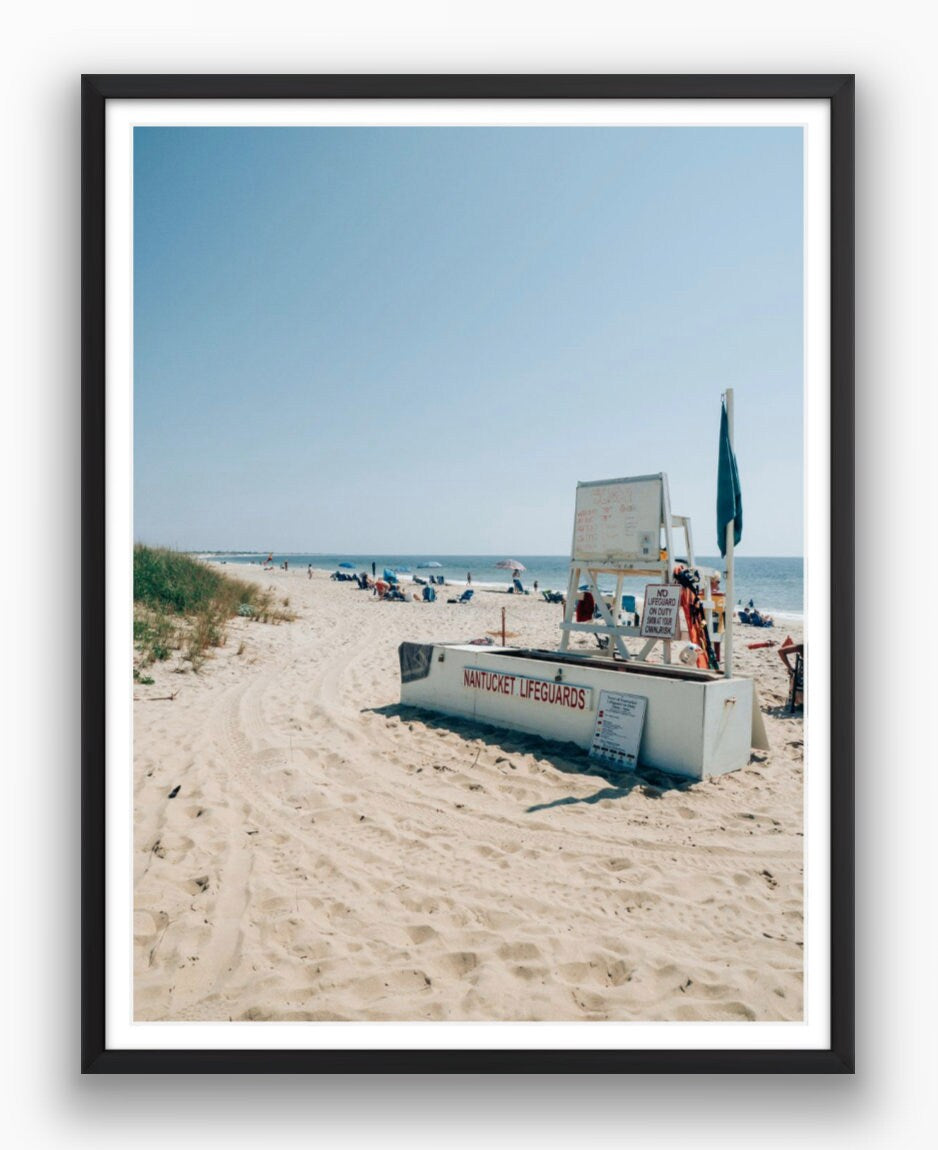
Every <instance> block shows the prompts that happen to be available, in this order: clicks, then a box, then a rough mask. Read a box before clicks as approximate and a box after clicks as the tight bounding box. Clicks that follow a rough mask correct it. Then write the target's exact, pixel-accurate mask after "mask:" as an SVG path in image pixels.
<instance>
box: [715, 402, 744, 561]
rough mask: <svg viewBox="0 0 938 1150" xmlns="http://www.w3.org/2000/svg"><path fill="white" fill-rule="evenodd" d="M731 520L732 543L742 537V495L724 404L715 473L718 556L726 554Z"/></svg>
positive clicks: (724, 405) (724, 404) (723, 405)
mask: <svg viewBox="0 0 938 1150" xmlns="http://www.w3.org/2000/svg"><path fill="white" fill-rule="evenodd" d="M731 519H732V520H733V543H734V544H735V543H738V542H739V541H740V539H742V537H743V493H742V490H741V488H740V486H739V471H738V470H737V468H736V456H735V455H734V454H733V445H732V444H731V443H730V424H729V420H728V419H727V417H726V403H725V401H724V403H723V404H722V410H721V414H720V465H719V469H718V471H717V543H718V544H719V545H720V554H721V555H725V554H726V525H727V524H728V523H729V521H730V520H731Z"/></svg>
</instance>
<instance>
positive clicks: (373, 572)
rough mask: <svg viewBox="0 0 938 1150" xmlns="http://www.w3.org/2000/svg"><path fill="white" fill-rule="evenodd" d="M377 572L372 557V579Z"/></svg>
mask: <svg viewBox="0 0 938 1150" xmlns="http://www.w3.org/2000/svg"><path fill="white" fill-rule="evenodd" d="M377 574H378V569H377V567H376V566H375V561H374V559H372V561H371V577H372V579H374V577H375V576H376V575H377Z"/></svg>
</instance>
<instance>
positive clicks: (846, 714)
mask: <svg viewBox="0 0 938 1150" xmlns="http://www.w3.org/2000/svg"><path fill="white" fill-rule="evenodd" d="M114 99H135V100H148V99H154V100H156V99H158V100H178V99H187V100H192V99H213V100H246V99H250V100H283V99H291V100H319V99H352V100H356V99H394V100H422V99H432V100H462V99H489V100H494V99H498V100H543V99H551V100H586V99H602V100H638V99H641V100H823V101H828V102H829V106H830V354H831V359H830V381H831V385H830V407H831V437H830V474H831V501H832V506H833V507H834V508H836V510H837V514H836V515H834V516H832V517H831V535H830V560H831V569H832V570H838V571H840V572H846V571H852V570H853V554H854V77H853V76H852V75H797V74H792V75H411V76H404V75H346V76H338V75H322V76H303V75H86V76H83V77H82V113H81V115H82V168H81V197H82V210H81V218H82V223H81V229H82V232H81V238H82V286H81V308H82V316H81V329H82V365H81V369H82V605H83V614H82V673H83V687H82V804H81V806H82V809H81V823H82V858H81V869H82V908H81V914H82V942H81V955H82V978H81V987H82V1002H81V1029H82V1040H81V1044H82V1050H81V1067H82V1071H83V1072H85V1073H96V1074H101V1073H104V1074H116V1073H174V1074H176V1073H219V1072H222V1073H237V1074H245V1073H274V1074H277V1073H288V1072H289V1073H332V1074H335V1073H349V1072H356V1073H381V1072H393V1073H397V1074H400V1073H421V1074H422V1073H491V1074H518V1073H525V1074H529V1073H564V1074H570V1073H574V1074H577V1073H582V1074H596V1073H604V1074H608V1073H653V1072H670V1073H708V1074H713V1073H759V1074H777V1073H783V1074H790V1073H797V1074H801V1073H822V1074H842V1073H852V1072H853V1071H854V858H855V855H854V687H853V668H854V643H853V637H852V633H851V631H850V629H849V628H847V629H845V630H841V631H838V633H837V636H836V638H837V641H836V643H834V642H832V643H831V682H830V700H831V715H830V738H831V746H830V794H831V821H830V844H831V854H830V865H831V874H830V881H831V915H830V977H831V985H830V1047H829V1049H826V1050H810V1049H809V1050H781V1049H779V1050H772V1049H768V1050H689V1049H674V1050H459V1049H453V1050H374V1049H363V1050H303V1051H295V1050H232V1049H209V1050H139V1049H135V1050H130V1049H109V1048H108V1047H107V1045H106V1041H105V987H106V978H107V968H106V961H105V945H104V939H105V874H106V866H107V857H106V852H105V714H106V706H107V700H106V697H105V582H104V578H103V577H102V572H104V571H105V500H106V495H107V475H106V471H105V324H106V313H105V159H106V139H105V109H106V105H107V102H108V100H114ZM832 606H833V605H832ZM853 609H854V588H853V583H852V581H851V580H849V579H846V578H840V579H839V580H838V587H837V604H836V610H832V615H831V617H832V620H833V621H834V622H836V621H837V620H838V619H844V618H846V619H849V618H852V616H853Z"/></svg>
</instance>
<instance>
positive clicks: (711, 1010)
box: [82, 75, 854, 1073]
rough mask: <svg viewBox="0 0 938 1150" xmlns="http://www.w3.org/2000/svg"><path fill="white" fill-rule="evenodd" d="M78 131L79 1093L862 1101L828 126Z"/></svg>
mask: <svg viewBox="0 0 938 1150" xmlns="http://www.w3.org/2000/svg"><path fill="white" fill-rule="evenodd" d="M82 85H83V98H82V269H83V272H82V393H83V399H82V405H83V407H82V409H83V429H82V445H83V498H82V508H83V559H82V572H83V603H84V614H83V802H82V832H83V833H82V877H83V905H82V920H83V935H82V995H83V1000H82V1020H83V1026H82V1030H83V1039H82V1045H83V1049H82V1069H83V1071H84V1072H91V1073H127V1072H172V1073H181V1072H232V1073H247V1072H251V1073H257V1072H270V1073H279V1072H316V1073H337V1072H384V1071H387V1072H394V1073H402V1072H408V1073H410V1072H412V1073H426V1072H435V1073H439V1072H450V1073H461V1072H474V1073H478V1072H489V1073H532V1072H551V1073H578V1072H582V1073H586V1072H589V1073H610V1072H613V1073H628V1072H650V1071H671V1072H684V1073H688V1072H703V1073H715V1072H750V1073H751V1072H759V1073H791V1072H797V1073H805V1072H815V1073H852V1072H853V1069H854V998H853V996H854V973H853V971H854V951H853V948H854V925H853V882H854V877H853V876H854V839H853V788H854V777H853V749H854V748H853V656H854V651H853V637H852V632H851V631H850V629H849V628H845V629H844V628H838V627H837V626H836V624H837V621H838V620H841V619H849V618H852V615H853V605H854V589H853V576H852V571H853V506H854V488H853V463H854V432H853V410H854V366H853V322H854V321H853V317H854V282H853V277H854V262H853V261H854V256H853V251H854V234H853V231H854V209H853V196H854V160H853V132H854V111H853V108H854V103H853V99H854V97H853V92H854V82H853V77H852V76H845V75H831V76H827V75H824V76H820V75H788V76H740V75H734V76H692V75H685V76H571V75H552V76H535V75H522V76H430V75H422V76H378V75H370V76H366V75H353V76H286V75H281V76H221V75H211V76H210V75H204V76H147V75H136V76H135V75H124V76H118V75H112V76H85V77H83V80H82ZM571 540H572V542H571ZM835 572H836V578H835V575H834V573H835ZM648 587H655V588H656V589H657V591H658V594H659V595H660V597H661V602H660V603H659V604H658V605H657V606H655V607H654V608H652V606H651V605H650V604H649V606H648V608H647V610H646V605H645V599H646V598H647V594H646V588H648ZM659 616H660V618H659Z"/></svg>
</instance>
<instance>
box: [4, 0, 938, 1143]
mask: <svg viewBox="0 0 938 1150" xmlns="http://www.w3.org/2000/svg"><path fill="white" fill-rule="evenodd" d="M928 11H929V8H928V6H927V5H925V4H922V3H914V2H912V0H894V2H893V3H891V4H882V3H871V2H866V0H853V2H847V0H829V2H827V3H818V2H817V0H812V2H805V0H788V3H786V4H777V5H759V4H753V3H752V2H751V0H747V2H742V0H733V2H727V0H716V2H714V3H710V4H703V3H700V2H699V0H696V2H691V0H671V2H670V3H667V4H658V5H651V4H645V5H641V6H639V5H630V4H628V3H624V2H611V0H610V2H598V0H581V2H580V3H579V4H574V3H571V2H567V3H556V2H553V0H547V2H541V3H535V2H527V0H518V2H514V3H512V2H511V0H497V2H491V0H475V2H473V3H457V2H451V3H446V2H445V0H436V2H429V0H427V2H419V0H397V2H396V3H381V2H380V0H347V2H346V3H345V4H338V3H328V4H326V3H318V2H309V0H307V2H306V3H300V2H298V0H266V2H265V3H259V2H257V0H254V2H252V3H245V2H244V0H227V2H224V3H222V2H218V0H205V2H203V3H195V2H194V0H184V2H180V0H161V3H159V4H129V3H127V2H126V0H124V2H123V3H116V2H108V3H105V2H103V0H89V2H86V3H79V4H76V3H71V4H66V3H63V2H61V0H52V2H51V3H46V4H42V5H39V4H36V5H32V6H27V5H22V4H16V5H10V6H8V7H7V8H6V10H5V15H4V20H3V36H2V40H3V45H2V48H0V51H2V54H3V67H2V69H0V76H2V79H0V84H2V90H3V97H4V98H3V102H2V103H3V118H4V131H3V135H2V145H0V146H2V148H3V150H4V152H5V162H4V175H3V177H2V179H0V197H2V212H0V221H2V227H3V236H4V239H3V245H2V248H0V253H2V261H3V275H2V277H0V292H2V297H3V298H2V307H0V323H2V331H3V338H2V344H0V348H2V359H0V363H2V369H0V379H2V387H3V397H4V398H3V406H2V417H0V428H2V445H0V464H2V467H3V478H2V492H3V517H2V539H3V543H4V551H5V554H3V556H2V559H0V573H2V579H3V588H2V592H0V635H2V638H3V640H4V646H5V656H6V657H5V658H0V677H2V680H3V682H2V683H0V687H2V690H0V699H2V703H3V712H4V716H5V721H4V729H5V731H12V733H13V739H12V744H11V742H10V740H9V738H7V739H5V740H4V741H3V744H0V745H3V749H4V751H5V754H4V756H3V758H4V763H5V771H4V775H3V786H2V789H0V812H2V814H0V842H2V844H3V849H4V856H5V859H4V863H3V869H2V872H0V874H2V876H3V880H4V883H3V890H4V892H5V894H6V896H7V898H6V901H5V906H4V913H3V914H2V916H0V929H2V934H3V937H4V941H3V943H2V946H0V957H2V960H3V964H4V977H3V982H2V983H0V986H2V996H3V999H4V1000H5V1002H6V1006H5V1009H4V1011H3V1014H4V1019H5V1022H6V1027H5V1029H6V1034H5V1039H6V1041H5V1042H4V1044H3V1064H4V1065H3V1078H2V1081H3V1084H4V1086H5V1087H7V1088H8V1089H9V1101H8V1103H7V1105H6V1107H5V1108H4V1111H3V1112H2V1113H3V1119H4V1122H3V1125H4V1128H5V1129H6V1131H7V1132H8V1133H9V1135H10V1137H11V1144H13V1145H15V1146H18V1147H19V1146H24V1147H26V1146H28V1147H32V1146H40V1147H46V1146H49V1147H58V1146H67V1147H73V1146H74V1147H92V1146H94V1147H126V1146H133V1147H135V1148H140V1150H144V1148H147V1147H156V1146H160V1147H165V1146H166V1145H171V1146H173V1147H175V1148H178V1150H188V1148H189V1147H196V1146H198V1147H202V1146H215V1145H224V1146H226V1147H232V1148H234V1147H241V1146H248V1145H254V1144H256V1145H258V1146H271V1145H289V1144H292V1143H300V1144H312V1145H322V1146H331V1145H340V1144H341V1145H350V1146H359V1145H370V1146H386V1145H402V1144H405V1143H406V1144H408V1145H411V1144H413V1145H419V1146H423V1145H445V1146H453V1145H458V1146H464V1145H472V1144H475V1143H477V1142H478V1141H480V1140H485V1141H486V1142H488V1143H490V1144H492V1145H497V1146H503V1145H512V1146H521V1145H525V1146H527V1145H538V1144H540V1145H544V1146H555V1145H556V1146H560V1145H563V1146H578V1145H583V1144H590V1145H610V1144H616V1143H626V1142H627V1143H629V1144H631V1145H634V1146H639V1147H643V1146H653V1147H656V1148H661V1150H663V1148H666V1147H671V1146H686V1145H689V1144H693V1145H702V1146H710V1145H719V1146H720V1147H721V1148H722V1147H735V1146H747V1147H748V1146H752V1145H757V1146H764V1147H790V1146H792V1145H799V1146H806V1147H812V1146H821V1145H823V1146H826V1147H827V1146H833V1147H855V1146H903V1147H912V1146H924V1145H926V1144H929V1143H928V1139H927V1124H928V1123H929V1122H930V1124H931V1125H932V1127H934V1126H935V1118H936V1106H935V1087H934V1084H933V1081H932V1078H933V1075H934V1072H935V1069H936V1060H935V1053H934V1052H935V1041H934V1033H933V1029H932V1028H933V1027H934V1026H935V1023H936V1011H935V999H936V995H935V989H934V988H935V985H936V981H938V976H936V972H935V971H934V969H933V955H934V949H933V946H932V940H933V938H934V933H935V932H934V926H933V919H934V915H935V905H936V898H935V891H936V884H935V870H936V868H935V866H934V865H933V857H934V843H935V841H936V838H938V835H936V831H935V823H936V818H938V801H936V800H938V795H936V786H935V767H934V758H935V749H934V744H935V737H934V733H933V726H932V722H931V717H932V714H933V713H934V711H935V709H936V706H935V703H934V701H933V699H934V688H933V682H934V678H935V676H934V672H933V671H932V668H933V667H934V664H935V659H934V655H933V651H934V640H933V639H932V638H931V633H932V630H933V625H932V614H933V608H931V606H930V601H931V600H932V599H933V596H934V592H933V591H932V586H933V581H934V578H935V546H934V538H933V519H934V512H933V510H932V506H931V504H930V503H926V502H925V494H926V490H928V491H929V492H933V491H934V486H935V485H934V482H933V481H932V482H931V483H929V480H930V479H931V477H932V473H933V469H934V459H935V455H936V452H935V449H934V447H933V445H932V441H933V439H934V436H935V418H934V417H935V400H934V389H935V380H936V374H935V366H936V365H935V352H934V346H935V334H934V328H935V326H936V318H935V317H936V314H938V308H936V303H938V300H936V293H935V286H934V271H933V267H934V262H935V255H936V252H935V223H934V213H935V210H936V204H938V187H936V180H935V112H936V96H935V82H936V81H935V76H934V71H935V69H934V34H933V32H932V31H931V29H930V27H929V24H928V22H927V18H926V14H927V13H928ZM83 71H86V72H158V71H159V72H162V71H166V72H182V71H193V72H199V71H206V72H215V71H226V72H227V71H231V72H240V71H245V72H293V71H296V72H317V71H321V72H346V71H347V72H381V71H390V72H411V71H413V72H432V71H444V72H445V71H452V72H476V71H478V72H516V71H522V72H536V71H544V72H643V71H647V72H704V71H706V72H722V71H725V72H746V71H766V72H768V71H775V72H787V71H794V72H812V71H816V72H829V71H843V72H851V71H852V72H856V73H857V76H858V90H857V114H858V260H857V269H858V273H857V274H858V315H857V320H858V323H857V328H858V335H857V353H858V357H857V358H858V369H859V372H858V400H859V403H858V412H859V413H858V429H857V431H858V435H857V439H858V451H859V459H860V461H861V463H860V468H859V475H858V502H859V508H860V514H859V524H858V538H859V551H858V559H859V562H858V571H859V572H862V573H863V574H864V576H865V578H866V580H867V583H866V585H865V587H861V595H860V598H861V601H863V603H864V611H863V614H862V616H861V621H860V632H859V645H858V646H859V651H858V654H859V668H858V700H857V701H858V714H859V720H858V746H859V757H858V791H859V814H858V833H859V869H858V884H859V891H860V898H859V931H858V959H859V992H858V1003H857V1007H858V1019H859V1041H858V1047H859V1066H860V1070H859V1073H858V1074H857V1076H856V1077H854V1078H837V1079H816V1080H815V1079H797V1078H788V1079H780V1080H772V1079H764V1080H763V1079H758V1078H754V1077H753V1078H745V1079H742V1078H741V1079H736V1080H730V1079H721V1080H717V1079H708V1078H703V1077H698V1078H688V1079H684V1080H680V1079H675V1080H667V1079H656V1078H641V1079H640V1078H633V1079H626V1078H613V1077H603V1078H582V1079H581V1078H568V1079H566V1080H563V1081H559V1080H555V1079H550V1078H546V1079H543V1080H538V1079H535V1078H515V1077H512V1078H506V1079H502V1080H498V1079H474V1080H473V1079H455V1078H454V1079H449V1078H444V1077H438V1078H426V1079H423V1080H416V1081H415V1080H409V1079H397V1078H373V1079H362V1080H354V1079H340V1078H328V1079H318V1080H316V1079H308V1080H307V1079H295V1080H289V1079H280V1078H271V1079H266V1078H255V1079H243V1078H233V1079H231V1080H226V1079H223V1078H205V1077H198V1078H196V1077H193V1078H191V1079H188V1080H186V1079H182V1078H169V1077H166V1078H157V1077H154V1078H152V1079H145V1078H127V1079H121V1078H94V1079H81V1078H80V1076H79V1074H78V965H77V961H78V885H77V862H78V821H77V820H78V810H79V789H78V747H79V665H78V633H79V632H78V627H79V611H80V604H79V597H78V543H79V525H78V474H79V472H78V466H79V459H78V439H77V429H78V382H79V358H78V352H79V331H78V299H79V282H80V281H79V214H78V213H79V196H78V173H79V83H78V78H79V74H80V73H81V72H83ZM835 512H836V509H835ZM900 564H901V565H900ZM900 572H901V574H902V576H903V577H902V579H901V580H895V579H893V578H892V576H893V575H894V574H898V573H900ZM845 574H846V573H845ZM900 587H901V588H902V589H903V590H904V591H905V592H906V595H905V596H904V602H911V603H912V604H913V605H917V610H913V611H912V612H911V613H910V612H902V619H903V625H902V626H901V627H899V628H897V630H896V634H895V635H894V636H891V635H890V634H889V633H888V632H887V618H888V613H889V612H888V603H889V597H890V594H891V593H892V591H893V590H894V589H895V590H898V589H899V588H900ZM866 588H868V591H869V593H868V594H865V591H866ZM933 1133H934V1130H932V1134H933Z"/></svg>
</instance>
